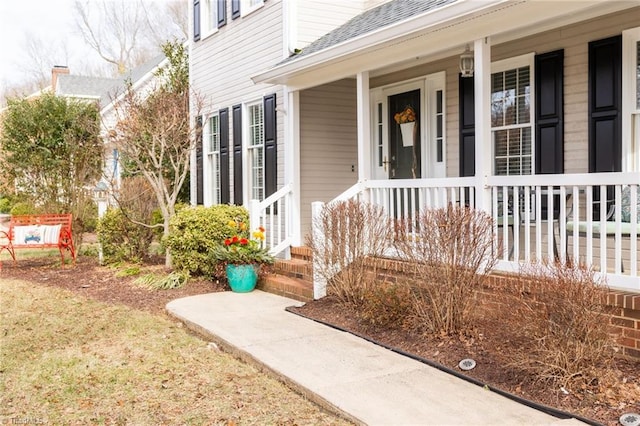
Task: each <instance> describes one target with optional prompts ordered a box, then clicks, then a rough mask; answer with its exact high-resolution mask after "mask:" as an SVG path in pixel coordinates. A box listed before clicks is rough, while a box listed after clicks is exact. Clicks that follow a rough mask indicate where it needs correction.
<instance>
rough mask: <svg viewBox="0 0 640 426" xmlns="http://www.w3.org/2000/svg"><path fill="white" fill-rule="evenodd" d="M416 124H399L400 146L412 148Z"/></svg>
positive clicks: (411, 122)
mask: <svg viewBox="0 0 640 426" xmlns="http://www.w3.org/2000/svg"><path fill="white" fill-rule="evenodd" d="M415 127H416V122H415V121H410V122H408V123H401V124H400V133H401V136H402V146H404V147H408V146H413V131H414V130H415Z"/></svg>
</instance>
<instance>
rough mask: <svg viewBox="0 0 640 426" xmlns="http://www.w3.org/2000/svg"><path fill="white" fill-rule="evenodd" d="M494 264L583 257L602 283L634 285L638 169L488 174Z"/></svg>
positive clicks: (638, 277) (639, 231) (639, 229)
mask: <svg viewBox="0 0 640 426" xmlns="http://www.w3.org/2000/svg"><path fill="white" fill-rule="evenodd" d="M487 182H488V187H489V188H490V191H491V214H492V216H493V218H494V219H495V221H494V227H495V228H494V229H495V231H496V232H495V234H496V241H500V242H501V243H502V253H501V256H500V260H501V263H500V264H499V267H500V268H501V269H506V270H509V269H510V268H513V267H514V266H517V265H518V264H519V263H520V262H531V261H533V260H536V259H544V258H546V259H551V260H556V261H559V262H567V261H572V262H584V263H585V264H587V265H589V266H591V267H593V268H594V269H596V270H598V271H599V272H600V273H602V274H606V275H607V278H608V282H609V285H611V286H615V287H621V288H626V289H632V290H635V291H640V274H639V264H638V260H639V259H638V249H639V248H640V243H639V242H638V238H639V236H640V225H638V217H639V215H640V212H639V211H638V205H637V197H638V192H639V191H640V173H585V174H562V175H537V176H508V177H506V176H492V177H490V178H488V179H487Z"/></svg>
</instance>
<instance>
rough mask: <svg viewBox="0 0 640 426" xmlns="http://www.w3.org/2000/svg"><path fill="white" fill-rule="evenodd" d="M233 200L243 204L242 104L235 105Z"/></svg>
mask: <svg viewBox="0 0 640 426" xmlns="http://www.w3.org/2000/svg"><path fill="white" fill-rule="evenodd" d="M232 114H233V202H234V204H236V205H241V204H242V105H236V106H234V107H233V113H232Z"/></svg>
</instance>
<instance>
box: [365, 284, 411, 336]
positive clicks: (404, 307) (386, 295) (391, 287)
mask: <svg viewBox="0 0 640 426" xmlns="http://www.w3.org/2000/svg"><path fill="white" fill-rule="evenodd" d="M411 309H412V303H411V290H410V288H409V286H408V285H406V284H404V283H393V282H388V281H384V282H382V283H379V284H376V285H375V286H372V287H371V288H367V289H366V290H365V291H364V293H363V300H362V305H361V306H360V307H359V313H360V318H361V319H362V320H363V321H364V322H366V323H368V324H370V325H372V326H375V327H381V328H402V327H403V326H404V325H405V322H406V319H407V318H408V317H409V316H410V313H411Z"/></svg>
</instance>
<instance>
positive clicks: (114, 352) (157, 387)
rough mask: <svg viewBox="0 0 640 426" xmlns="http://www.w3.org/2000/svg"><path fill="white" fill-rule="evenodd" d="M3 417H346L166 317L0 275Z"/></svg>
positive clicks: (209, 420) (299, 421) (262, 420)
mask: <svg viewBox="0 0 640 426" xmlns="http://www.w3.org/2000/svg"><path fill="white" fill-rule="evenodd" d="M0 319H1V327H2V335H1V336H0V406H2V412H1V413H0V423H11V424H13V423H16V422H20V421H30V422H31V423H37V422H47V423H48V424H136V425H156V424H193V425H197V424H207V425H211V424H220V425H235V424H238V425H241V424H242V425H244V424H259V425H264V424H270V425H293V424H296V425H303V424H309V425H318V424H332V425H333V424H348V423H346V422H344V421H343V420H341V419H338V418H336V417H334V416H333V415H331V414H328V413H326V412H324V411H322V410H321V409H320V408H318V407H317V406H315V405H314V404H312V403H311V402H309V401H307V400H305V399H304V398H303V397H301V396H300V395H298V394H296V393H294V392H293V391H292V390H290V389H289V388H287V387H286V386H285V385H283V384H282V383H280V382H278V381H277V380H274V379H272V378H271V377H269V376H266V375H265V374H263V373H261V372H260V371H258V370H257V369H255V368H254V367H252V366H249V365H247V364H244V363H242V362H240V361H238V360H236V359H234V358H232V357H231V356H229V355H228V354H225V353H222V352H219V351H217V350H215V349H213V348H211V347H209V346H208V344H207V342H204V341H202V340H200V339H198V338H197V337H195V336H193V335H191V334H189V333H188V332H187V331H186V330H185V329H184V328H183V327H182V326H181V325H180V324H179V323H177V322H175V321H171V320H170V319H168V318H167V317H166V316H160V315H154V314H151V313H148V312H141V311H138V310H134V309H131V308H128V307H125V306H122V305H114V304H104V303H101V302H98V301H95V300H90V299H85V298H82V297H81V296H78V295H76V294H73V293H70V292H68V291H66V290H61V289H58V288H53V287H45V286H41V285H39V284H35V283H32V282H28V281H21V280H16V279H7V278H0Z"/></svg>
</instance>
